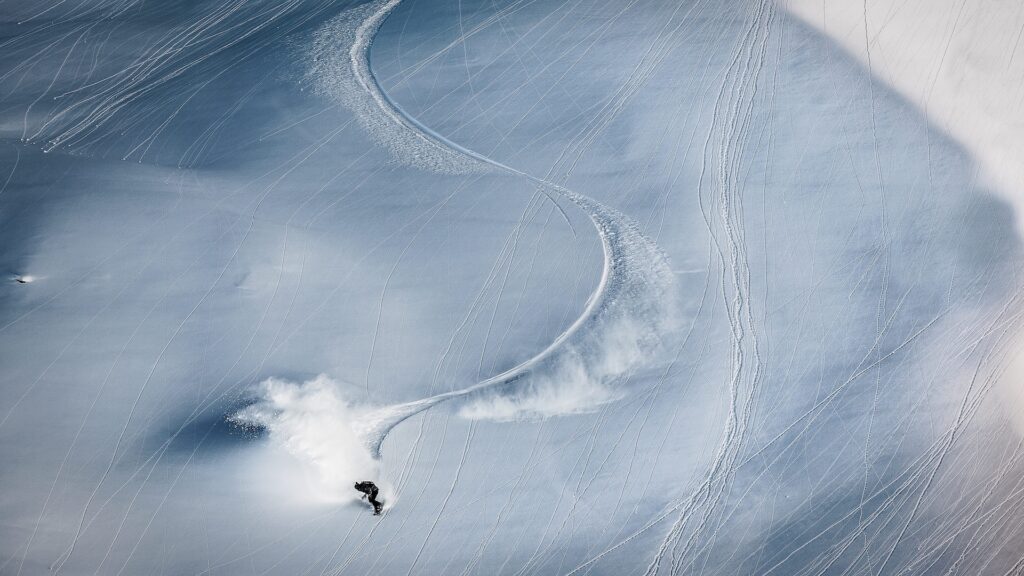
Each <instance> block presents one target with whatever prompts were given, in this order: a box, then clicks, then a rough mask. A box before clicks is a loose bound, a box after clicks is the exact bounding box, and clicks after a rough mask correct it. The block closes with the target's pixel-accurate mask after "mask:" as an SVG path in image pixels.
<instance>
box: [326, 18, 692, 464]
mask: <svg viewBox="0 0 1024 576" xmlns="http://www.w3.org/2000/svg"><path fill="white" fill-rule="evenodd" d="M399 1H400V0H378V1H376V2H371V3H369V4H365V5H363V6H360V7H358V8H356V9H353V10H350V11H348V12H346V13H344V14H342V15H340V16H339V17H338V18H336V19H334V20H332V21H331V22H329V23H328V24H327V25H325V26H324V27H323V28H322V29H321V30H319V31H318V32H317V33H316V36H315V39H314V43H313V51H312V57H313V64H312V68H311V75H312V76H313V78H314V80H315V82H316V84H317V86H318V88H319V89H320V90H321V91H322V93H324V94H325V95H327V96H330V97H332V98H334V99H336V100H337V101H338V102H340V103H341V104H343V105H345V106H346V107H348V108H350V109H351V110H352V111H353V112H354V113H355V114H356V117H357V118H358V120H359V122H360V123H361V124H362V125H363V127H364V128H365V129H366V130H367V131H368V132H369V133H370V134H371V135H372V137H373V138H374V139H375V140H376V141H377V142H379V143H380V144H382V145H383V146H386V147H387V148H388V149H389V150H390V151H391V152H392V154H393V155H394V156H395V157H396V159H398V160H400V161H402V162H406V163H408V164H410V165H413V166H417V167H421V168H424V169H429V170H434V171H438V172H443V173H459V174H464V173H474V172H483V171H490V170H496V171H503V172H506V173H510V174H513V175H516V176H520V177H523V178H526V179H528V180H529V181H531V182H532V183H534V184H535V185H537V186H538V187H540V188H541V190H542V191H544V192H545V193H546V194H549V195H551V194H553V195H556V196H558V197H561V198H563V199H566V200H569V201H570V202H572V203H573V204H575V205H576V206H577V207H579V208H580V209H581V210H583V211H584V212H585V213H586V214H587V216H589V218H590V220H591V221H592V223H593V224H594V227H595V229H596V231H597V233H598V235H599V236H600V238H601V243H602V249H603V252H604V264H603V271H602V274H601V280H600V282H599V284H598V286H597V288H596V289H595V291H594V293H593V295H592V296H591V297H590V299H589V301H588V303H587V306H586V307H585V309H584V310H583V313H582V314H581V315H580V317H579V318H577V319H576V320H575V321H574V322H573V323H572V325H570V326H569V327H568V328H567V329H566V330H565V331H564V332H562V333H561V334H560V335H559V336H558V337H557V338H556V339H555V340H554V341H553V342H552V343H551V344H550V345H549V346H548V347H547V348H545V349H544V350H542V351H541V352H540V353H538V354H537V355H535V356H533V357H532V358H530V359H528V360H526V361H524V362H522V363H521V364H519V365H517V366H515V367H513V368H511V369H509V370H507V371H505V372H503V373H501V374H498V375H496V376H493V377H491V378H488V379H486V380H484V381H482V382H479V383H477V384H475V385H473V386H469V387H467V388H463V389H461V390H455V391H451V392H446V393H443V394H438V395H435V396H431V397H428V398H424V399H420V400H416V401H413V402H407V403H403V404H397V405H392V406H387V407H384V408H380V409H377V410H373V411H370V412H366V413H363V414H361V415H360V416H357V417H355V418H354V419H353V420H352V421H351V422H350V424H349V425H350V428H351V430H352V431H353V433H354V434H356V435H357V436H358V437H359V438H361V440H362V443H363V444H364V446H365V447H366V448H367V449H368V450H369V451H370V453H371V454H372V455H373V456H375V457H376V456H379V454H380V449H381V444H382V443H383V441H384V439H385V438H386V437H387V434H388V432H390V431H391V429H392V428H394V427H395V426H396V425H398V424H399V423H400V422H402V421H403V420H405V419H406V418H409V417H410V416H412V415H414V414H418V413H420V412H422V411H424V410H427V409H429V408H431V407H433V406H436V405H438V404H440V403H442V402H446V401H448V400H453V399H456V398H463V399H470V400H471V402H470V403H469V404H468V405H467V406H465V407H464V408H463V410H462V415H463V416H465V417H469V418H492V419H512V418H518V417H523V416H527V417H530V416H532V417H544V416H551V415H554V414H562V413H571V412H578V411H581V410H586V409H590V408H592V407H594V406H595V405H598V404H600V403H603V402H607V401H609V400H612V399H614V398H615V397H616V394H615V392H614V391H613V389H612V387H611V385H612V384H613V383H614V382H615V381H616V380H618V379H620V378H622V377H624V376H626V375H627V374H628V373H629V372H630V371H631V370H633V369H635V368H636V367H637V365H638V364H639V362H640V361H642V360H643V359H644V358H645V357H647V356H648V355H649V354H650V352H651V351H652V350H654V349H656V348H657V345H658V343H659V342H660V340H661V337H662V336H663V335H664V334H665V333H666V332H668V331H669V330H670V329H671V327H672V326H673V324H674V318H675V307H674V301H673V293H674V290H673V279H674V277H673V275H672V273H671V270H670V268H669V266H668V261H667V258H666V257H665V255H664V253H663V252H662V251H661V250H660V249H659V248H658V247H657V246H656V245H655V244H654V242H653V241H652V240H651V239H649V238H648V237H646V236H645V235H644V234H643V233H642V232H640V230H639V228H638V227H637V225H636V223H635V222H633V221H632V220H631V219H629V218H628V217H626V216H625V215H623V214H621V213H619V212H617V211H615V210H613V209H611V208H609V207H607V206H604V205H603V204H601V203H599V202H597V201H596V200H594V199H592V198H589V197H587V196H584V195H582V194H577V193H575V192H572V191H570V190H568V189H566V188H564V187H562V186H559V185H557V184H553V183H551V182H548V181H545V180H543V179H540V178H537V177H535V176H532V175H529V174H526V173H524V172H521V171H519V170H517V169H515V168H512V167H509V166H506V165H504V164H501V163H500V162H497V161H495V160H492V159H490V158H487V157H485V156H482V155H480V154H478V153H476V152H474V151H472V150H468V149H466V148H464V147H462V146H459V145H458V144H455V143H453V142H451V141H449V140H448V139H446V138H444V137H443V136H440V135H438V134H437V133H435V132H433V131H432V130H430V129H429V128H427V127H425V126H423V125H422V124H420V123H419V122H418V121H416V120H415V119H414V118H412V117H410V116H409V115H407V114H405V113H404V112H403V111H402V109H401V108H400V107H398V106H397V105H396V104H395V103H394V102H392V101H391V100H390V99H389V98H388V96H387V95H386V94H385V93H384V92H383V90H382V89H381V88H380V86H379V85H378V83H377V81H376V79H375V77H374V76H373V73H372V71H371V69H370V64H369V49H370V46H371V44H372V42H373V37H374V35H375V34H376V32H377V31H378V30H379V29H380V26H381V24H382V23H383V22H384V20H385V19H386V18H387V16H388V14H390V13H391V11H392V10H394V8H395V7H396V6H397V5H398V3H399ZM527 376H529V377H527Z"/></svg>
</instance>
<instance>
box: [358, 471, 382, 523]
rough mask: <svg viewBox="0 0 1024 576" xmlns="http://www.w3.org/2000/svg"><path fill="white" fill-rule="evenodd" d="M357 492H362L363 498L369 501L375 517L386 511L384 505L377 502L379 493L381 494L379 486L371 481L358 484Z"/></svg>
mask: <svg viewBox="0 0 1024 576" xmlns="http://www.w3.org/2000/svg"><path fill="white" fill-rule="evenodd" d="M356 490H359V491H360V492H362V493H363V496H362V497H363V498H366V499H367V500H369V502H370V504H372V505H373V515H374V516H380V511H381V510H383V509H384V503H383V502H378V501H377V493H378V492H380V490H379V489H378V488H377V485H376V484H374V483H373V482H370V481H369V480H366V481H364V482H356Z"/></svg>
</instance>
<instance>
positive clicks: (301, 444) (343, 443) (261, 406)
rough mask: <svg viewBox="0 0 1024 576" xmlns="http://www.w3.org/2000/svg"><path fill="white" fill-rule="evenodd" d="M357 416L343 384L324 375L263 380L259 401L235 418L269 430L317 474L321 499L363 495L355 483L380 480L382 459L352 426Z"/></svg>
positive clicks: (259, 389) (339, 498) (234, 419)
mask: <svg viewBox="0 0 1024 576" xmlns="http://www.w3.org/2000/svg"><path fill="white" fill-rule="evenodd" d="M358 415H359V410H358V409H357V408H355V407H353V406H351V405H350V404H349V403H348V402H347V401H346V400H345V398H344V397H343V395H342V392H341V386H340V385H339V384H338V383H337V382H335V381H334V380H332V379H330V378H329V377H327V376H325V375H322V374H321V375H320V376H317V377H316V378H314V379H312V380H308V381H306V382H302V383H298V382H290V381H287V380H282V379H278V378H270V379H267V380H264V381H263V382H262V383H260V385H259V387H258V388H257V393H256V401H255V402H254V403H253V404H250V405H249V406H247V407H245V408H243V409H242V410H239V411H238V412H236V413H234V414H233V415H231V417H230V419H231V421H232V422H235V423H236V424H239V425H243V426H252V427H258V428H262V429H264V430H266V432H267V434H268V436H269V438H270V441H271V442H273V443H275V444H277V445H279V446H281V447H283V448H284V449H285V450H287V451H288V453H290V454H291V455H292V456H294V457H295V458H296V459H297V460H298V461H299V462H300V463H301V464H302V465H304V466H306V467H307V468H308V471H310V472H312V473H313V476H314V477H315V479H316V484H317V488H318V490H319V494H317V496H319V499H322V500H326V501H345V500H356V499H358V498H359V494H358V493H357V492H356V491H355V490H353V488H352V485H353V484H354V483H356V482H359V481H362V480H372V481H373V482H375V483H377V484H378V485H381V479H380V466H379V463H378V462H377V461H376V460H375V459H374V458H373V457H372V456H371V455H370V452H369V451H368V450H367V448H366V447H365V443H364V442H363V441H362V440H361V439H360V436H359V434H358V432H357V431H356V430H354V429H353V427H352V425H351V424H352V422H353V421H354V420H355V419H356V418H357V417H358ZM382 488H384V489H385V492H386V491H387V489H386V488H385V487H384V486H382Z"/></svg>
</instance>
